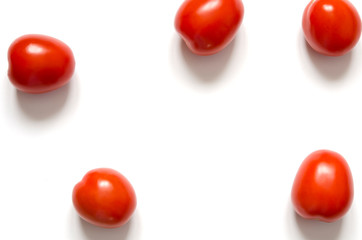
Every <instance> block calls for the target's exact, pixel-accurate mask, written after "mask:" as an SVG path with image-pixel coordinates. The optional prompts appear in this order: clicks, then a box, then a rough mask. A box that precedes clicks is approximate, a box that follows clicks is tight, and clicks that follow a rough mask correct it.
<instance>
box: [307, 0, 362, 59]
mask: <svg viewBox="0 0 362 240" xmlns="http://www.w3.org/2000/svg"><path fill="white" fill-rule="evenodd" d="M302 26H303V31H304V36H305V39H306V41H307V42H308V44H309V45H310V46H311V47H312V48H313V49H314V50H315V51H317V52H319V53H321V54H324V55H327V56H341V55H344V54H346V53H348V52H349V51H350V50H351V49H352V48H353V47H354V46H355V45H356V44H357V42H358V40H359V38H360V35H361V19H360V16H359V14H358V12H357V10H356V8H355V7H354V6H353V5H352V3H350V2H349V1H348V0H312V1H311V2H309V4H308V5H307V7H306V8H305V10H304V14H303V22H302Z"/></svg>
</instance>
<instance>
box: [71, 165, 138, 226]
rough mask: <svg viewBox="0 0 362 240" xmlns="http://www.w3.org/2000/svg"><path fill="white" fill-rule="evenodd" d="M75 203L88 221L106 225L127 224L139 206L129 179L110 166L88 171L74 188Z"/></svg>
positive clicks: (77, 209) (81, 215) (79, 212)
mask: <svg viewBox="0 0 362 240" xmlns="http://www.w3.org/2000/svg"><path fill="white" fill-rule="evenodd" d="M72 198H73V205H74V207H75V209H76V211H77V212H78V214H79V216H80V217H81V218H82V219H84V220H85V221H86V222H88V223H91V224H93V225H96V226H98V227H103V228H117V227H120V226H122V225H124V224H126V223H127V222H128V221H129V220H130V218H131V216H132V214H133V212H134V211H135V209H136V194H135V191H134V189H133V187H132V185H131V184H130V182H129V181H128V180H127V179H126V178H125V177H124V176H123V175H122V174H120V173H119V172H117V171H115V170H113V169H110V168H97V169H93V170H91V171H89V172H87V173H86V174H85V175H84V177H83V179H82V180H81V181H80V182H79V183H77V184H76V185H75V187H74V189H73V196H72Z"/></svg>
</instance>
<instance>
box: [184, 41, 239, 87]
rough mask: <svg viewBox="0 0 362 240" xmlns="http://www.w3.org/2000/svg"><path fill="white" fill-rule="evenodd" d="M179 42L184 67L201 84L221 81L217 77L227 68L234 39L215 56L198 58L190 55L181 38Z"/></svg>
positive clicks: (192, 54)
mask: <svg viewBox="0 0 362 240" xmlns="http://www.w3.org/2000/svg"><path fill="white" fill-rule="evenodd" d="M236 37H237V36H236ZM236 37H235V38H236ZM179 42H180V48H181V53H182V56H183V59H184V61H185V63H186V65H187V66H188V67H189V69H190V70H191V71H192V72H193V73H194V74H195V76H196V77H197V78H198V79H199V80H200V81H201V82H203V83H214V82H216V81H217V80H219V79H221V78H219V77H218V76H219V75H220V74H221V73H222V72H223V71H224V69H225V67H226V66H227V63H228V61H229V59H230V58H231V55H232V52H233V49H234V46H235V39H234V40H233V41H231V43H230V44H229V45H228V46H227V47H226V48H224V49H223V50H221V51H220V52H218V53H216V54H213V55H209V56H199V55H196V54H194V53H192V52H191V51H190V49H188V47H187V46H186V44H185V42H184V41H183V40H182V39H181V38H180V39H179Z"/></svg>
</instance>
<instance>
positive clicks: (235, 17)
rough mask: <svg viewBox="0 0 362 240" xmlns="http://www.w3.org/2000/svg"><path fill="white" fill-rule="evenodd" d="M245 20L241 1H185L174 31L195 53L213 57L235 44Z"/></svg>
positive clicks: (177, 15)
mask: <svg viewBox="0 0 362 240" xmlns="http://www.w3.org/2000/svg"><path fill="white" fill-rule="evenodd" d="M243 17H244V5H243V3H242V1H241V0H185V1H184V3H183V4H182V5H181V7H180V8H179V9H178V12H177V14H176V18H175V28H176V31H177V32H178V33H179V35H180V36H181V38H182V39H183V40H184V41H185V43H186V45H187V46H188V48H189V49H190V50H191V51H192V52H193V53H195V54H197V55H211V54H215V53H217V52H219V51H221V50H222V49H224V48H225V47H226V46H227V45H228V44H229V43H230V42H231V41H232V40H233V38H234V37H235V34H236V32H237V30H238V28H239V26H240V25H241V22H242V20H243Z"/></svg>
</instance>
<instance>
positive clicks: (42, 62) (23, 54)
mask: <svg viewBox="0 0 362 240" xmlns="http://www.w3.org/2000/svg"><path fill="white" fill-rule="evenodd" d="M8 61H9V69H8V76H9V80H10V81H11V83H12V84H13V85H14V86H15V87H16V88H17V89H18V90H20V91H23V92H26V93H33V94H39V93H44V92H49V91H52V90H55V89H58V88H60V87H62V86H64V85H65V84H67V83H68V82H69V80H70V79H71V77H72V75H73V73H74V69H75V60H74V55H73V52H72V50H71V49H70V48H69V47H68V46H67V45H66V44H65V43H63V42H61V41H60V40H58V39H55V38H53V37H49V36H45V35H38V34H30V35H24V36H21V37H19V38H18V39H16V40H15V41H14V42H13V43H12V44H11V45H10V47H9V50H8Z"/></svg>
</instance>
